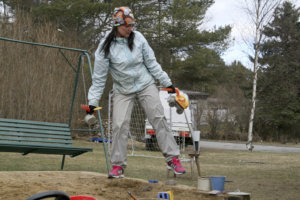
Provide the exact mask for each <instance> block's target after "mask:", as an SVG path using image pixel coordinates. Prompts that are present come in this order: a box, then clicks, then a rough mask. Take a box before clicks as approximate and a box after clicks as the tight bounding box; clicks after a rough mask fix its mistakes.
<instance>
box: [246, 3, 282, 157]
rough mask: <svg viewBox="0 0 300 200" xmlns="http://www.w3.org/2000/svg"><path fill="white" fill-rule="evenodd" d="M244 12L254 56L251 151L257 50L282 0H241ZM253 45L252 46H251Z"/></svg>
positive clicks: (249, 146)
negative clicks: (248, 21)
mask: <svg viewBox="0 0 300 200" xmlns="http://www.w3.org/2000/svg"><path fill="white" fill-rule="evenodd" d="M243 1H244V3H245V4H244V10H245V13H246V14H247V15H248V17H249V19H250V20H251V23H252V25H254V27H255V28H254V35H253V36H254V42H253V41H252V47H251V49H252V50H253V52H254V55H249V57H250V58H251V60H253V74H254V77H253V88H252V101H251V102H252V108H251V113H250V119H249V129H248V141H247V143H246V147H247V148H248V150H250V151H252V149H253V148H254V146H253V144H252V142H253V121H254V114H255V106H256V87H257V72H258V69H259V67H260V66H259V63H258V57H259V49H260V46H261V44H262V42H263V40H264V38H263V34H262V30H263V28H264V26H265V25H267V23H269V22H270V21H271V19H272V14H273V11H274V9H275V8H276V7H277V6H279V4H280V3H281V1H282V0H243ZM253 43H254V44H253Z"/></svg>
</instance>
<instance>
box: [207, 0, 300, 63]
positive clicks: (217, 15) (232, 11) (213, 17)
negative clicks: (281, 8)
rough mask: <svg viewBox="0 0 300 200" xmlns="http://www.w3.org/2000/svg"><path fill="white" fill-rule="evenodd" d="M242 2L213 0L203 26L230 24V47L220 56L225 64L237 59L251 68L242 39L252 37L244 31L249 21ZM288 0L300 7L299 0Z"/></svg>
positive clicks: (240, 0) (246, 47)
mask: <svg viewBox="0 0 300 200" xmlns="http://www.w3.org/2000/svg"><path fill="white" fill-rule="evenodd" d="M242 2H243V0H215V4H214V5H213V6H211V7H210V8H209V9H208V12H207V13H206V20H205V22H206V23H205V25H204V28H205V29H210V28H212V27H213V26H217V27H218V26H224V25H231V26H232V33H231V39H234V40H232V43H231V45H230V48H229V49H228V50H227V51H226V52H225V53H224V55H222V58H223V59H224V61H225V62H226V64H230V63H232V61H234V60H239V61H241V62H242V63H243V64H244V65H245V66H246V67H247V68H249V69H252V65H251V63H250V62H249V60H248V56H247V52H248V53H249V48H248V46H247V45H246V44H245V42H244V40H250V39H251V38H253V37H252V36H251V33H249V34H248V35H247V32H249V31H246V29H247V27H249V24H251V23H250V21H249V20H248V18H247V15H246V14H245V13H244V11H243V10H242V7H243V5H241V4H242ZM290 2H292V3H293V4H295V5H296V6H297V7H300V0H290ZM243 38H244V39H243Z"/></svg>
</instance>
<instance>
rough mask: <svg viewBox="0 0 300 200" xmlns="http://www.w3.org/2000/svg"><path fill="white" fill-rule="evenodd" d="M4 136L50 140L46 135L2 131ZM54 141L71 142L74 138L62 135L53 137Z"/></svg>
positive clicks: (0, 133)
mask: <svg viewBox="0 0 300 200" xmlns="http://www.w3.org/2000/svg"><path fill="white" fill-rule="evenodd" d="M2 135H5V136H19V137H33V138H48V137H49V135H46V134H31V133H20V132H4V131H0V137H1V136H2ZM51 138H53V139H63V140H71V139H72V137H71V136H70V135H67V136H61V135H51Z"/></svg>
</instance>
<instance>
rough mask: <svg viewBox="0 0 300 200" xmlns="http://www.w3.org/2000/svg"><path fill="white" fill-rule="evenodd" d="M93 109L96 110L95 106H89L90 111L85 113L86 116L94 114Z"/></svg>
mask: <svg viewBox="0 0 300 200" xmlns="http://www.w3.org/2000/svg"><path fill="white" fill-rule="evenodd" d="M95 108H96V107H95V106H92V105H89V109H90V111H89V112H88V111H86V114H90V115H92V114H94V109H95Z"/></svg>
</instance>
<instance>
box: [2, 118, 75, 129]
mask: <svg viewBox="0 0 300 200" xmlns="http://www.w3.org/2000/svg"><path fill="white" fill-rule="evenodd" d="M0 122H8V123H14V124H32V125H43V126H54V127H63V128H68V127H69V125H68V124H63V123H52V122H40V121H28V120H20V119H6V118H0Z"/></svg>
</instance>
